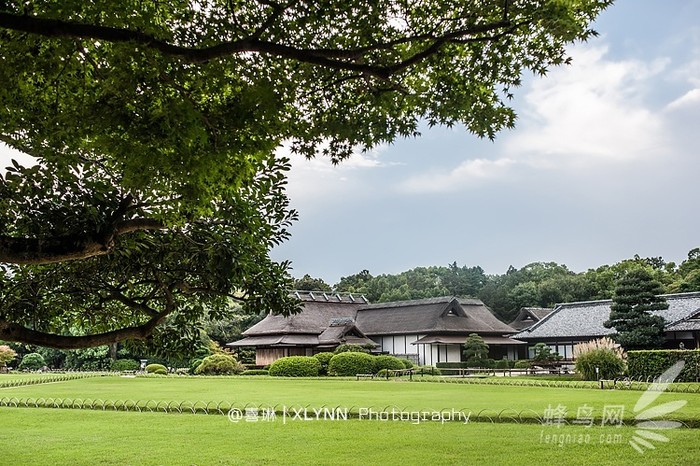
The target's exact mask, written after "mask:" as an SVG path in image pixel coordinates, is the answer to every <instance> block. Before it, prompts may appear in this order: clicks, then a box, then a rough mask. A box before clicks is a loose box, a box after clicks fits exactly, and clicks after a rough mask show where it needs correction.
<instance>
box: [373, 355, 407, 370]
mask: <svg viewBox="0 0 700 466" xmlns="http://www.w3.org/2000/svg"><path fill="white" fill-rule="evenodd" d="M383 369H388V370H392V371H398V370H403V369H405V367H404V365H403V362H402V361H401V360H400V359H399V358H397V357H395V356H388V355H380V356H375V357H374V373H375V374H376V373H379V371H381V370H383Z"/></svg>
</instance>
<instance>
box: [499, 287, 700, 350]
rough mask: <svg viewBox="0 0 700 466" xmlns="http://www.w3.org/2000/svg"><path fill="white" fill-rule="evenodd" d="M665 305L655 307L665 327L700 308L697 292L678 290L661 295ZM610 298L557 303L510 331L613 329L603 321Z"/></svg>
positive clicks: (545, 334)
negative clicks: (537, 318)
mask: <svg viewBox="0 0 700 466" xmlns="http://www.w3.org/2000/svg"><path fill="white" fill-rule="evenodd" d="M662 296H663V297H664V298H666V301H667V302H668V309H665V310H663V311H655V312H653V314H656V315H660V316H661V317H663V318H664V320H665V321H666V322H667V327H666V330H667V331H670V327H672V326H673V325H674V324H677V323H680V321H683V320H684V319H686V318H688V317H690V316H692V315H694V314H696V313H697V312H698V311H699V310H700V293H697V292H695V293H678V294H668V295H662ZM611 304H612V300H611V299H606V300H601V301H585V302H577V303H567V304H557V305H556V306H555V307H554V311H552V312H551V313H550V314H549V315H547V316H546V317H545V318H543V319H542V320H540V321H539V322H537V323H535V324H534V325H532V326H531V327H529V328H526V329H525V330H523V331H521V332H520V333H517V334H515V335H513V338H517V339H521V340H533V339H541V338H577V337H582V338H591V337H601V336H604V335H610V334H612V333H615V330H614V329H610V328H605V326H604V325H603V323H604V322H605V321H607V320H608V319H609V317H610V305H611Z"/></svg>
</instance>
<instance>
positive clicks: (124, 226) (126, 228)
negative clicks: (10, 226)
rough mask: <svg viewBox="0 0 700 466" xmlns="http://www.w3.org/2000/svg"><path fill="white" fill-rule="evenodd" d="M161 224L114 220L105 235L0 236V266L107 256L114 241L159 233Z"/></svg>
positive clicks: (146, 220) (149, 220)
mask: <svg viewBox="0 0 700 466" xmlns="http://www.w3.org/2000/svg"><path fill="white" fill-rule="evenodd" d="M163 228H164V225H163V224H162V223H161V222H159V221H157V220H153V219H149V218H134V219H130V220H123V221H118V222H117V223H116V224H115V225H114V227H113V228H112V230H111V231H108V232H106V233H86V234H82V235H67V236H57V237H53V238H15V237H12V236H6V235H0V263H2V262H6V263H11V264H19V265H42V264H53V263H57V262H65V261H70V260H79V259H87V258H90V257H94V256H103V255H105V254H109V253H110V252H112V250H113V249H114V240H115V239H116V238H117V237H118V236H121V235H125V234H128V233H133V232H136V231H147V230H161V229H163Z"/></svg>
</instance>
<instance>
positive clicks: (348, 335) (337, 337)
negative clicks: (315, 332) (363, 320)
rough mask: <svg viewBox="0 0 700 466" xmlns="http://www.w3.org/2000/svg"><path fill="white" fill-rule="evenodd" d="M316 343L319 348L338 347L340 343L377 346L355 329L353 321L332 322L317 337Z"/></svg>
mask: <svg viewBox="0 0 700 466" xmlns="http://www.w3.org/2000/svg"><path fill="white" fill-rule="evenodd" d="M338 320H342V319H338ZM318 343H319V345H321V346H338V345H339V344H342V343H347V344H350V345H372V346H378V345H377V344H376V343H375V342H373V341H372V340H370V339H369V338H367V336H366V335H365V334H364V333H362V331H360V329H358V328H357V326H356V325H355V322H354V321H352V322H345V323H339V322H332V323H331V325H330V326H329V327H328V328H327V329H325V330H324V331H323V333H321V334H320V335H319V336H318Z"/></svg>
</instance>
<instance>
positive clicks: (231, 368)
mask: <svg viewBox="0 0 700 466" xmlns="http://www.w3.org/2000/svg"><path fill="white" fill-rule="evenodd" d="M244 370H245V367H244V366H243V364H241V363H239V362H238V361H236V358H234V357H233V356H231V355H230V354H227V353H216V354H212V355H211V356H207V357H206V358H204V359H202V363H201V364H200V365H199V366H197V368H196V369H195V370H194V373H195V374H204V375H233V374H240V373H242V372H243V371H244Z"/></svg>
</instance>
